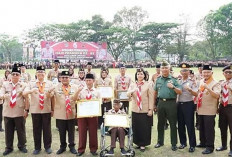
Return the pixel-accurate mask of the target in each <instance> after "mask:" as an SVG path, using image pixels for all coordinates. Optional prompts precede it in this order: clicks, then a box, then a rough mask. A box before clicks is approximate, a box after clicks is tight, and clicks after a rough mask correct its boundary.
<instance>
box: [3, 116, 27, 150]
mask: <svg viewBox="0 0 232 157" xmlns="http://www.w3.org/2000/svg"><path fill="white" fill-rule="evenodd" d="M4 122H5V142H6V150H13V141H14V131H15V128H16V131H17V136H18V148H19V149H21V148H24V147H26V145H25V144H26V130H25V119H24V117H15V118H10V117H4Z"/></svg>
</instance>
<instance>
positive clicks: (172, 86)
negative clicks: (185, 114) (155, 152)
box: [154, 61, 182, 151]
mask: <svg viewBox="0 0 232 157" xmlns="http://www.w3.org/2000/svg"><path fill="white" fill-rule="evenodd" d="M154 90H155V99H157V98H158V104H156V102H155V111H156V110H158V143H157V144H156V145H155V148H159V147H161V146H163V145H164V125H165V120H166V119H168V121H169V124H170V129H171V130H170V131H171V144H172V150H173V151H176V150H177V147H176V144H177V128H176V123H177V105H176V97H177V94H181V93H182V91H181V89H180V85H179V84H178V81H177V79H176V78H174V77H172V76H171V75H170V64H169V63H168V62H166V61H164V62H163V63H162V64H161V76H160V77H158V78H157V80H156V83H155V87H154Z"/></svg>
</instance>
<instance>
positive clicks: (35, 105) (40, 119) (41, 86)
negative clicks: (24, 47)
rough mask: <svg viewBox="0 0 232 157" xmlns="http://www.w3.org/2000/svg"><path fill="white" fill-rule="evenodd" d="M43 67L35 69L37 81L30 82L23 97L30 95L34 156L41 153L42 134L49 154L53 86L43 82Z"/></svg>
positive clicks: (49, 82) (50, 151)
mask: <svg viewBox="0 0 232 157" xmlns="http://www.w3.org/2000/svg"><path fill="white" fill-rule="evenodd" d="M45 75H46V73H45V67H44V66H38V67H37V68H36V77H37V80H35V81H31V82H30V83H29V84H28V85H27V87H26V89H25V91H24V92H23V95H24V96H28V94H30V97H31V103H30V112H31V117H32V125H33V137H34V147H35V150H34V152H33V154H34V155H37V154H39V153H40V151H41V137H42V132H43V141H44V148H45V151H46V153H47V154H51V153H52V150H51V143H52V133H51V116H53V111H54V106H52V104H51V97H52V96H53V94H54V93H53V92H52V91H53V90H54V87H53V84H52V82H51V81H48V80H47V81H46V80H44V78H45Z"/></svg>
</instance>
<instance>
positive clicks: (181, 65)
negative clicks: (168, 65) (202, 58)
mask: <svg viewBox="0 0 232 157" xmlns="http://www.w3.org/2000/svg"><path fill="white" fill-rule="evenodd" d="M179 67H180V68H190V65H189V64H188V63H181V64H179Z"/></svg>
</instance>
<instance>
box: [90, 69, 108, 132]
mask: <svg viewBox="0 0 232 157" xmlns="http://www.w3.org/2000/svg"><path fill="white" fill-rule="evenodd" d="M107 74H108V73H107V70H106V69H105V68H103V69H101V76H100V78H99V79H97V80H96V81H95V85H94V86H95V88H97V87H99V86H112V81H111V79H109V78H107ZM101 109H102V116H100V117H98V128H100V126H101V124H102V123H103V114H104V111H105V109H106V111H109V110H110V109H112V103H111V99H110V98H103V99H102V105H101Z"/></svg>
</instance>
